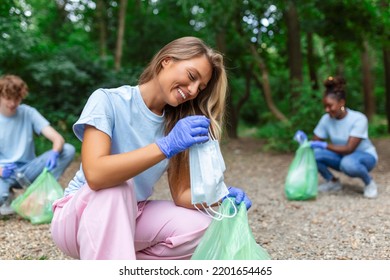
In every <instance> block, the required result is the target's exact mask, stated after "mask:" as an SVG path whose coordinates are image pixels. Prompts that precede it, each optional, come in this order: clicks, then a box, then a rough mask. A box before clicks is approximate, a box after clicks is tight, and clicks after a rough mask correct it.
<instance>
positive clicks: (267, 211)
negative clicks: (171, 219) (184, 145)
mask: <svg viewBox="0 0 390 280" xmlns="http://www.w3.org/2000/svg"><path fill="white" fill-rule="evenodd" d="M374 144H375V145H376V147H377V149H378V153H379V157H380V160H379V164H378V166H377V167H376V168H375V170H374V171H373V173H372V174H373V176H374V179H375V181H376V182H377V184H378V185H380V189H379V197H378V198H377V199H365V198H363V195H362V191H363V184H362V183H361V182H360V181H359V180H357V179H351V178H347V177H345V176H341V180H342V183H343V190H342V191H340V192H337V193H331V194H319V195H318V197H317V198H316V199H315V200H312V201H288V200H287V199H286V198H285V196H284V180H285V177H286V174H287V170H288V167H289V165H290V163H291V161H292V159H293V157H294V154H273V153H265V152H262V150H261V147H262V145H261V141H258V140H253V139H240V140H234V141H230V142H229V143H225V144H223V145H222V150H223V154H224V158H225V162H226V166H227V171H226V173H225V178H226V180H225V182H226V183H227V184H229V185H235V186H240V187H242V188H244V189H245V190H246V191H247V193H248V195H249V196H250V198H251V199H252V201H253V206H252V208H251V209H250V210H249V212H248V217H249V223H250V226H251V227H252V230H253V234H254V236H255V238H256V240H257V241H258V242H259V243H260V244H261V245H262V246H263V247H264V248H265V249H266V250H267V251H268V253H269V254H270V256H271V258H272V259H274V260H344V259H348V260H387V259H390V219H389V218H388V217H389V216H390V189H389V187H390V139H380V140H375V141H374ZM78 164H79V163H78V162H77V161H75V162H74V163H72V165H71V167H70V168H69V169H68V170H67V172H66V173H65V174H64V176H63V177H62V178H61V180H60V183H61V184H62V185H63V186H65V185H66V184H67V182H68V181H69V179H70V178H71V177H73V174H74V172H75V170H77V169H78ZM153 198H156V199H170V196H169V193H168V190H167V187H166V181H165V178H164V179H163V180H161V182H160V183H159V184H158V185H157V187H156V193H155V194H154V196H153ZM0 259H3V260H5V259H50V260H64V259H69V258H68V257H67V256H65V255H64V254H62V253H61V252H60V251H59V250H58V249H57V248H56V247H55V245H54V244H53V242H52V240H51V238H50V228H49V225H31V224H30V223H29V222H27V221H25V220H23V219H21V218H19V217H18V216H16V215H12V216H9V217H3V218H0Z"/></svg>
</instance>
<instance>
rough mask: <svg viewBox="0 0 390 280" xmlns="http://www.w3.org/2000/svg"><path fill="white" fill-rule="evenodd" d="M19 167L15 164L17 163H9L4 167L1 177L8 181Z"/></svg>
mask: <svg viewBox="0 0 390 280" xmlns="http://www.w3.org/2000/svg"><path fill="white" fill-rule="evenodd" d="M17 167H18V166H17V165H16V164H15V163H8V164H6V165H4V166H3V173H2V175H1V177H3V178H4V179H8V178H9V177H10V176H11V175H12V173H14V170H15V169H16V168H17Z"/></svg>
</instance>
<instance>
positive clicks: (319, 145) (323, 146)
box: [309, 140, 328, 149]
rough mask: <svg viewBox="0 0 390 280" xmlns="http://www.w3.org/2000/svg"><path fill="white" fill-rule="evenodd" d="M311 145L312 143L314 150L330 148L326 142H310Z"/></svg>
mask: <svg viewBox="0 0 390 280" xmlns="http://www.w3.org/2000/svg"><path fill="white" fill-rule="evenodd" d="M309 143H310V147H312V148H313V149H315V148H319V149H326V147H328V143H326V142H325V141H318V140H313V141H310V142H309Z"/></svg>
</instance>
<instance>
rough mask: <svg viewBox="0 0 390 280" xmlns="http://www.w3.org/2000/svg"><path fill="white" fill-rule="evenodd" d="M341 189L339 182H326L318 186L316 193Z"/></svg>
mask: <svg viewBox="0 0 390 280" xmlns="http://www.w3.org/2000/svg"><path fill="white" fill-rule="evenodd" d="M341 188H342V186H341V183H340V180H336V181H328V182H325V183H323V184H321V185H319V186H318V191H320V192H332V191H340V190H341Z"/></svg>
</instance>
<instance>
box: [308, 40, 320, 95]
mask: <svg viewBox="0 0 390 280" xmlns="http://www.w3.org/2000/svg"><path fill="white" fill-rule="evenodd" d="M307 65H308V67H309V76H310V85H311V88H312V89H313V90H318V89H319V85H318V78H317V73H316V63H315V55H314V48H313V33H312V32H308V33H307Z"/></svg>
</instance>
